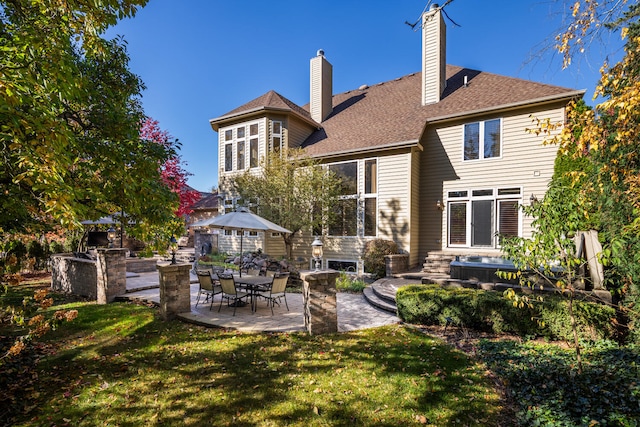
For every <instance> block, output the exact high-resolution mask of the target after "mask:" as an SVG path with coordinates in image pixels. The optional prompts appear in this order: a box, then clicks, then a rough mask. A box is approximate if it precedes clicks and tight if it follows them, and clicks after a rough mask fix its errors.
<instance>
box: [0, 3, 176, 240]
mask: <svg viewBox="0 0 640 427" xmlns="http://www.w3.org/2000/svg"><path fill="white" fill-rule="evenodd" d="M145 4H146V0H106V1H103V2H89V1H86V0H68V1H65V2H59V1H56V0H35V1H29V2H24V1H15V0H5V1H1V2H0V149H1V151H2V157H0V182H1V183H2V192H3V197H2V199H1V201H0V213H1V215H0V229H2V230H3V231H5V232H14V231H20V230H24V229H28V228H29V227H32V226H34V225H38V224H43V223H47V224H49V223H54V222H57V223H59V224H62V225H63V226H65V227H73V226H75V225H78V224H79V222H80V221H81V220H82V219H89V218H97V217H99V216H102V215H104V214H107V213H111V212H114V211H118V210H124V211H126V212H127V213H128V214H130V215H131V216H132V217H133V219H134V220H139V219H141V218H144V220H145V222H146V223H147V224H154V225H156V226H158V225H161V224H163V223H164V222H166V221H168V220H169V219H170V216H171V215H172V214H173V211H174V210H176V205H177V199H176V198H175V194H174V193H172V191H171V190H170V189H169V188H168V187H167V186H166V185H164V183H163V181H162V179H161V174H160V168H159V165H162V164H164V163H165V162H166V161H167V160H169V159H171V158H172V157H173V156H174V155H175V152H176V147H174V146H172V145H160V144H156V143H154V142H150V141H146V140H143V139H141V138H140V137H139V130H140V129H139V126H140V123H141V120H142V119H143V117H144V114H143V112H142V108H141V106H140V94H141V91H142V89H143V88H144V86H143V84H142V82H141V81H140V79H139V78H138V77H137V76H136V75H134V74H133V73H131V72H130V71H129V69H128V61H129V58H128V55H127V52H126V47H125V44H124V41H123V40H122V39H120V38H116V39H114V40H105V39H103V38H102V37H101V34H102V33H103V32H104V30H105V29H106V28H107V27H109V26H110V25H113V24H115V23H116V22H117V20H118V19H121V18H125V17H132V16H134V14H135V12H136V11H137V9H138V8H139V7H141V6H144V5H145Z"/></svg>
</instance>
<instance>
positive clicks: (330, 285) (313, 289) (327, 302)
mask: <svg viewBox="0 0 640 427" xmlns="http://www.w3.org/2000/svg"><path fill="white" fill-rule="evenodd" d="M338 274H339V273H338V272H337V271H335V270H321V271H301V272H300V278H301V279H302V280H303V281H304V284H303V295H304V326H305V328H306V329H307V331H308V332H309V334H311V335H319V334H329V333H333V332H338V307H337V303H336V278H337V277H338Z"/></svg>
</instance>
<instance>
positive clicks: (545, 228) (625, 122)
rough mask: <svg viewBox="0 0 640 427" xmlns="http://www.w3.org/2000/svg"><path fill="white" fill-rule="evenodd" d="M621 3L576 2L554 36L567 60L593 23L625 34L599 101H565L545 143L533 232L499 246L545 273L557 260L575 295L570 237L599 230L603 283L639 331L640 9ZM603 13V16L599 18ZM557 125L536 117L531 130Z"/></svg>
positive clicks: (600, 87)
mask: <svg viewBox="0 0 640 427" xmlns="http://www.w3.org/2000/svg"><path fill="white" fill-rule="evenodd" d="M605 3H606V4H608V5H609V6H611V5H612V4H613V3H612V2H605ZM625 4H626V2H625V1H621V2H616V6H617V7H618V9H616V10H615V11H613V10H609V11H608V13H603V12H604V11H603V10H602V9H601V6H598V5H597V4H596V3H595V2H593V1H590V0H588V1H584V2H576V3H575V4H574V7H573V17H574V19H575V22H574V23H573V25H571V26H569V27H568V29H567V31H566V33H564V34H562V35H561V36H560V37H559V40H560V41H561V42H560V44H559V46H558V49H559V51H560V52H561V53H562V54H563V55H566V58H565V66H568V65H569V64H570V62H571V61H570V58H571V56H572V55H575V54H576V52H578V51H580V49H576V48H575V46H576V44H577V45H580V43H582V42H581V41H580V35H582V36H584V35H586V34H589V31H590V29H598V30H599V29H601V28H604V27H606V28H610V29H617V28H621V34H622V36H623V37H627V36H628V39H627V42H626V45H625V55H624V57H623V58H622V60H621V61H620V62H618V63H617V64H615V65H614V66H612V67H609V66H608V65H607V64H604V66H603V67H602V77H601V80H600V83H599V85H598V87H597V89H596V96H602V97H603V98H604V101H603V102H601V103H600V104H598V105H597V106H596V107H595V108H586V107H585V106H584V104H581V103H577V104H572V105H570V106H569V108H568V109H567V125H566V126H564V127H563V128H562V130H561V131H560V132H559V133H554V135H553V136H550V137H549V138H548V140H547V141H546V142H547V143H555V144H558V145H559V158H558V162H557V163H556V170H555V174H554V177H553V180H552V182H551V185H550V188H549V191H548V192H547V194H546V195H545V197H544V199H543V201H542V202H541V203H540V204H539V205H538V206H532V207H530V208H526V209H525V212H526V213H527V214H530V215H532V216H533V217H534V218H535V219H534V221H533V224H534V226H536V230H535V232H534V234H533V237H532V239H530V240H528V239H527V240H525V239H516V240H513V241H510V242H507V243H506V244H505V246H504V251H505V252H506V253H507V254H508V255H509V256H510V257H511V258H512V259H514V260H515V262H516V263H517V265H519V266H521V267H523V268H529V269H533V270H534V271H535V270H537V271H541V272H542V273H548V272H545V270H544V267H543V268H540V266H545V265H547V264H548V262H549V260H559V262H560V265H561V267H562V268H561V270H560V271H561V277H560V278H559V279H557V284H558V285H559V286H560V287H561V288H563V289H568V290H569V291H570V297H571V298H572V297H573V289H571V286H572V285H571V283H572V280H573V277H572V275H573V274H574V271H575V269H576V267H577V265H578V264H579V263H580V261H579V260H577V259H575V257H574V256H573V255H572V254H573V253H574V251H575V248H574V246H573V242H572V241H571V240H570V239H569V237H570V236H572V234H573V233H575V232H576V231H578V230H584V229H588V228H594V229H596V230H598V232H599V235H600V237H601V240H602V242H603V247H604V251H603V253H604V257H603V261H605V262H606V263H607V265H608V267H609V268H608V269H607V270H606V280H607V287H608V289H609V290H610V291H611V292H613V293H614V296H616V297H617V298H616V299H617V300H618V299H619V300H621V301H620V302H621V304H620V305H619V308H620V309H621V310H622V311H623V312H624V314H625V315H627V316H629V317H631V321H630V322H629V327H630V329H631V331H632V332H635V334H637V333H638V331H637V325H638V322H639V320H640V319H639V315H638V310H637V309H632V307H633V306H634V305H635V304H636V303H637V302H638V300H639V299H640V178H638V177H639V176H640V153H638V150H637V148H638V141H640V56H639V48H640V24H639V23H638V17H639V12H640V7H639V6H638V5H637V4H633V5H630V6H629V7H628V8H627V9H626V10H625V9H622V8H621V7H622V6H624V5H625ZM614 16H615V19H613V18H612V17H614ZM605 17H607V18H608V19H609V21H608V22H602V19H603V18H605ZM604 24H606V25H604ZM567 58H568V59H567ZM558 128H559V125H558V124H550V123H549V122H548V121H538V129H537V130H536V131H538V132H540V131H551V130H556V129H558ZM576 348H577V349H578V350H579V347H578V346H577V343H576Z"/></svg>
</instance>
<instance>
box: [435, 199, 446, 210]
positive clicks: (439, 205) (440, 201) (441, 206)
mask: <svg viewBox="0 0 640 427" xmlns="http://www.w3.org/2000/svg"><path fill="white" fill-rule="evenodd" d="M436 208H438V209H440V210H443V209H444V205H443V204H442V200H438V201H437V202H436Z"/></svg>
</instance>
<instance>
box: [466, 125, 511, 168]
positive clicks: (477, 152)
mask: <svg viewBox="0 0 640 427" xmlns="http://www.w3.org/2000/svg"><path fill="white" fill-rule="evenodd" d="M501 156H502V119H493V120H486V121H483V122H474V123H467V124H465V125H464V137H463V142H462V158H463V160H464V161H471V160H483V159H492V158H499V157H501Z"/></svg>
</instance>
